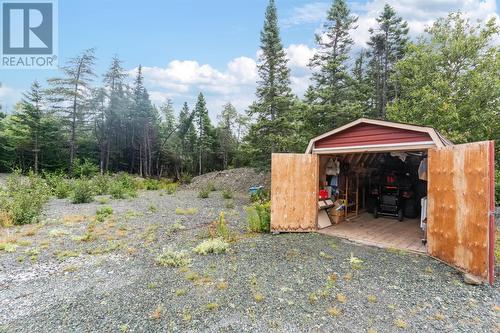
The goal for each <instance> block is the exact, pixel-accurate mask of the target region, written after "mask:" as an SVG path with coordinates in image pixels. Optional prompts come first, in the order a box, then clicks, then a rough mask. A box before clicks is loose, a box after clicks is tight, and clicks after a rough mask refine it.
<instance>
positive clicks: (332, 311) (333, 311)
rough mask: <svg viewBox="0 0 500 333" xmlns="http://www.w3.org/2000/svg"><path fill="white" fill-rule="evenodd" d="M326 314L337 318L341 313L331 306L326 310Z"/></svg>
mask: <svg viewBox="0 0 500 333" xmlns="http://www.w3.org/2000/svg"><path fill="white" fill-rule="evenodd" d="M326 312H328V314H329V315H330V316H332V317H337V316H339V315H340V314H341V312H342V311H341V310H340V309H339V308H338V307H336V306H331V307H329V308H328V310H326Z"/></svg>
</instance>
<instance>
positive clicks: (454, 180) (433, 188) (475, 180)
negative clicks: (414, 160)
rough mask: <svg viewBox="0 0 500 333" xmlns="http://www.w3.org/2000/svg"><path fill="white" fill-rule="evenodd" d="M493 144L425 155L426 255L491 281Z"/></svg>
mask: <svg viewBox="0 0 500 333" xmlns="http://www.w3.org/2000/svg"><path fill="white" fill-rule="evenodd" d="M493 154H494V149H493V141H485V142H475V143H469V144H463V145H454V146H448V147H444V148H435V149H431V150H429V160H428V213H427V216H428V218H427V222H428V232H427V237H428V252H429V254H430V255H431V256H434V257H436V258H438V259H441V260H443V261H445V262H447V263H449V264H451V265H453V266H455V267H457V268H459V269H461V270H463V271H466V272H468V273H470V274H472V275H475V276H477V277H480V278H481V279H483V280H489V282H490V283H492V282H493V272H494V262H493V246H494V242H493V235H494V226H493V222H494V221H493V214H492V212H493V204H494V202H493V201H494V198H493V195H494V193H493V186H494V185H493V184H494V182H493V178H494V167H493V163H494V162H493V161H494V159H493Z"/></svg>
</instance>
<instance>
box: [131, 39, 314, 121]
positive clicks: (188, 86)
mask: <svg viewBox="0 0 500 333" xmlns="http://www.w3.org/2000/svg"><path fill="white" fill-rule="evenodd" d="M285 51H286V54H287V57H288V58H289V66H290V68H291V75H292V77H291V83H292V90H293V92H294V93H295V94H297V95H299V96H302V95H303V93H304V92H305V90H306V89H307V86H308V84H309V75H310V71H309V68H308V64H309V59H310V58H311V57H312V55H313V54H314V52H315V49H313V48H309V47H308V46H307V45H305V44H292V45H290V46H289V47H288V48H286V49H285ZM258 54H259V53H258V52H256V56H255V59H253V58H249V57H237V58H234V59H232V60H230V61H229V62H228V63H227V64H226V66H225V68H224V69H223V70H219V69H216V68H214V67H212V66H211V65H209V64H200V63H198V62H197V61H194V60H173V61H171V62H170V63H168V64H167V66H166V67H147V66H144V67H142V71H143V74H144V80H145V84H146V87H147V88H148V90H149V94H150V97H151V100H152V101H153V103H155V104H157V105H160V104H162V103H164V102H166V100H167V99H169V98H170V99H173V100H174V101H175V102H176V104H177V108H179V107H180V104H181V103H182V102H184V101H187V102H188V103H189V104H190V105H191V106H193V105H194V103H195V101H196V96H197V95H198V93H199V92H200V91H201V92H203V93H204V94H205V95H206V100H207V106H208V108H209V111H210V114H211V116H212V119H213V120H215V115H216V114H217V113H219V112H220V110H221V109H222V106H223V105H224V104H226V103H228V102H231V103H233V105H234V106H235V107H236V108H237V109H238V110H240V112H243V111H245V110H246V109H247V108H248V106H249V105H250V104H251V103H252V101H253V100H254V99H255V89H256V86H257V81H258V71H257V60H256V59H257V58H258ZM136 71H137V68H135V69H133V70H131V71H130V72H129V73H130V76H131V77H134V76H135V75H136Z"/></svg>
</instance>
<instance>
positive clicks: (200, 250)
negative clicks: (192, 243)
mask: <svg viewBox="0 0 500 333" xmlns="http://www.w3.org/2000/svg"><path fill="white" fill-rule="evenodd" d="M228 248H229V243H227V242H226V241H224V240H223V239H221V238H214V239H207V240H206V241H204V242H202V243H201V244H199V245H198V246H196V247H195V248H194V249H193V251H194V252H195V253H197V254H202V255H206V254H209V253H214V254H220V253H226V251H227V249H228Z"/></svg>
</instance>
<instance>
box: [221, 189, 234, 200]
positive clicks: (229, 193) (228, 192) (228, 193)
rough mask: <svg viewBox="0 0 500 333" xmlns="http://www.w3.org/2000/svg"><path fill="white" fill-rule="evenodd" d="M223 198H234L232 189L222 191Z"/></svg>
mask: <svg viewBox="0 0 500 333" xmlns="http://www.w3.org/2000/svg"><path fill="white" fill-rule="evenodd" d="M222 198H224V199H232V198H233V191H231V190H230V189H224V190H223V191H222Z"/></svg>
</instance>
